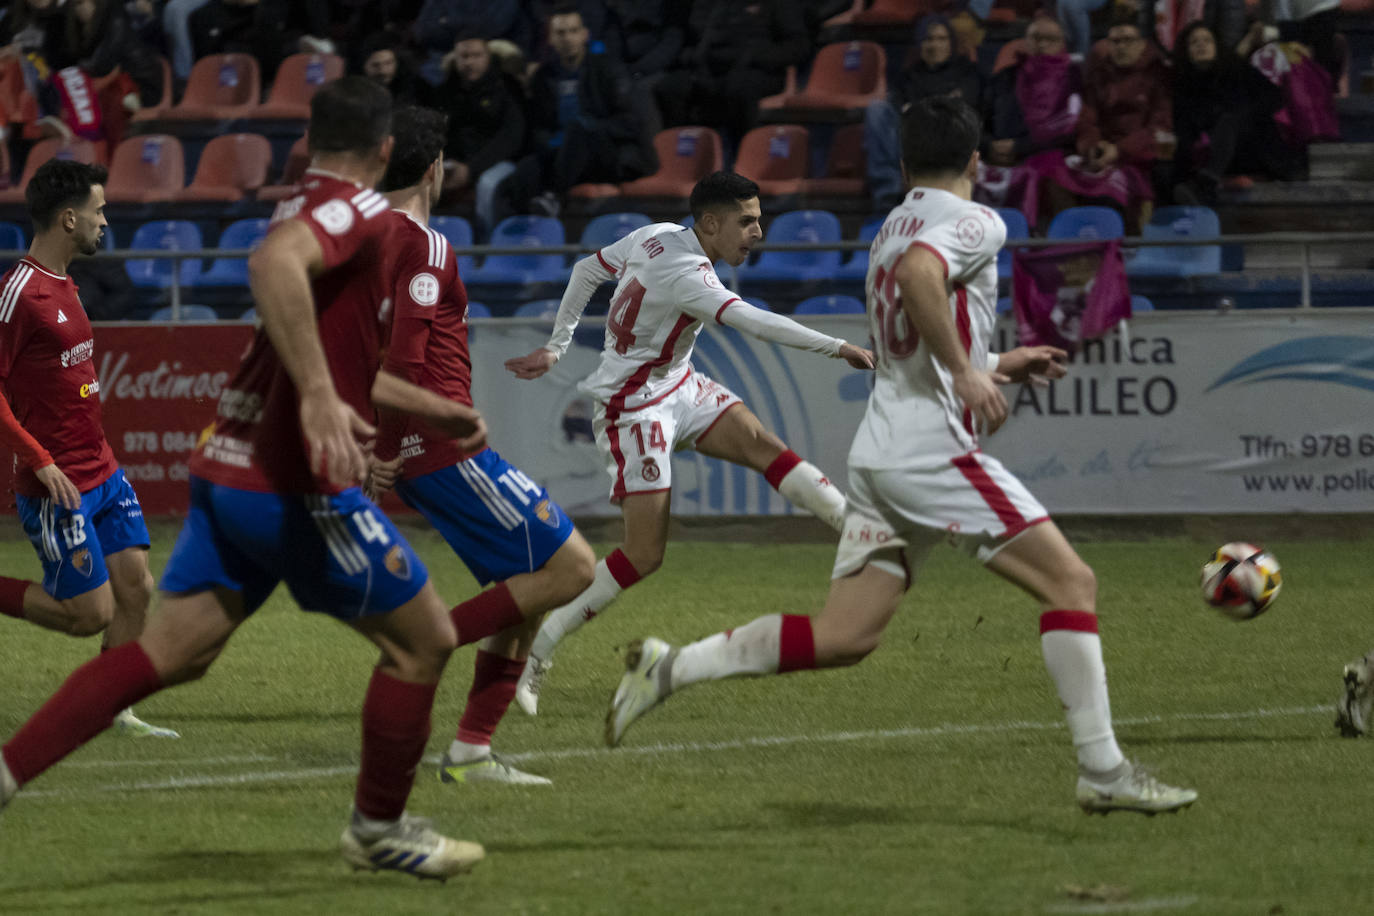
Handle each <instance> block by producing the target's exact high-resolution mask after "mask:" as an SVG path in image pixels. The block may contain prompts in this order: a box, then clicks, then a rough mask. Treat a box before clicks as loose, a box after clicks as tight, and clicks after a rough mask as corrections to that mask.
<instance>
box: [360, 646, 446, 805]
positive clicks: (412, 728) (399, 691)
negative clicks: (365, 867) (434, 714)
mask: <svg viewBox="0 0 1374 916" xmlns="http://www.w3.org/2000/svg"><path fill="white" fill-rule="evenodd" d="M438 686H439V685H438V684H411V683H409V682H407V681H402V680H399V679H397V678H394V677H392V676H391V675H389V674H387V673H386V672H384V671H383V670H382V669H380V668H377V669H374V670H373V672H372V682H371V683H369V684H368V685H367V696H366V697H365V698H364V699H363V765H362V768H361V769H360V770H359V771H358V791H357V794H356V795H354V797H353V804H354V806H355V807H356V808H357V809H358V810H359V811H360V812H361V813H362V814H363V816H364V817H370V818H372V819H373V820H378V821H394V820H396V819H397V818H398V817H400V816H401V814H402V813H403V812H404V811H405V809H406V799H407V798H408V797H410V787H411V785H412V784H413V783H414V782H415V768H416V767H417V766H419V765H420V758H421V757H423V756H424V753H425V742H426V741H428V740H429V711H430V709H432V708H433V706H434V691H435V690H436V689H437V688H438Z"/></svg>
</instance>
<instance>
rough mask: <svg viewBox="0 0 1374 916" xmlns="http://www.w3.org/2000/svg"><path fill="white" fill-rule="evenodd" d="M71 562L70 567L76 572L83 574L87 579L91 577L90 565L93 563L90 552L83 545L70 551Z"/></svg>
mask: <svg viewBox="0 0 1374 916" xmlns="http://www.w3.org/2000/svg"><path fill="white" fill-rule="evenodd" d="M71 562H72V569H75V570H76V571H77V572H79V573H81V575H83V576H85V577H86V578H87V579H89V578H90V577H91V567H92V566H93V564H92V563H91V552H90V551H89V550H87V549H86V548H85V547H82V548H81V549H80V550H73V551H72V561H71Z"/></svg>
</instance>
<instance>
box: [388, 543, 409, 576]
mask: <svg viewBox="0 0 1374 916" xmlns="http://www.w3.org/2000/svg"><path fill="white" fill-rule="evenodd" d="M382 562H383V563H385V564H386V571H387V572H389V573H391V574H392V575H393V576H395V577H396V578H397V579H403V580H407V581H408V580H409V579H410V557H408V556H406V550H405V548H404V547H402V546H401V545H400V544H393V545H392V547H391V549H390V550H388V551H387V552H386V559H384V560H383V561H382Z"/></svg>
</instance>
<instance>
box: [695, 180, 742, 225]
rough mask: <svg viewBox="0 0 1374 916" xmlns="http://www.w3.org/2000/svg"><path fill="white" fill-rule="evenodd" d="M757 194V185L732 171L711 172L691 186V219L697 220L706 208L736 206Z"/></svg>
mask: <svg viewBox="0 0 1374 916" xmlns="http://www.w3.org/2000/svg"><path fill="white" fill-rule="evenodd" d="M758 196H759V186H758V185H756V184H754V182H752V181H750V180H749V179H748V178H745V177H744V176H743V175H737V174H736V173H734V172H712V173H711V174H709V175H707V176H706V177H705V178H703V179H701V181H698V182H697V184H696V187H694V188H692V197H691V200H690V201H689V203H690V206H691V208H692V219H694V220H699V219H701V215H702V214H703V213H705V212H706V211H707V210H714V209H716V208H718V207H724V206H732V207H738V206H739V205H740V204H742V203H743V202H744V201H746V200H749V199H750V198H751V197H758Z"/></svg>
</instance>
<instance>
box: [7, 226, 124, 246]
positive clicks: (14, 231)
mask: <svg viewBox="0 0 1374 916" xmlns="http://www.w3.org/2000/svg"><path fill="white" fill-rule="evenodd" d="M109 234H110V230H109V229H108V228H106V230H105V235H106V236H109ZM28 247H29V243H28V241H27V240H26V239H25V238H24V229H23V227H21V226H20V225H19V224H17V223H0V251H26V250H28Z"/></svg>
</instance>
